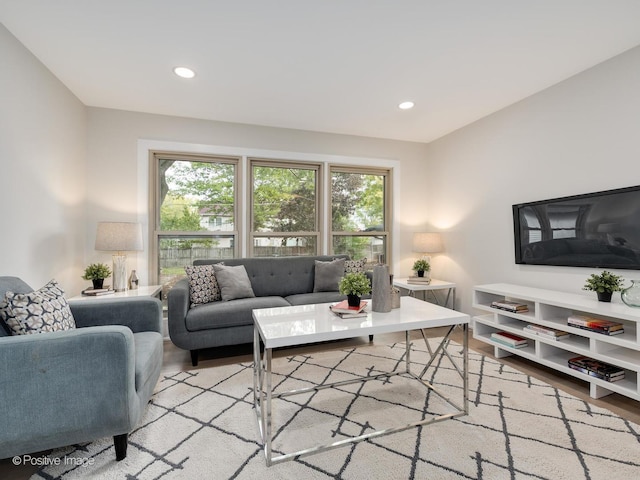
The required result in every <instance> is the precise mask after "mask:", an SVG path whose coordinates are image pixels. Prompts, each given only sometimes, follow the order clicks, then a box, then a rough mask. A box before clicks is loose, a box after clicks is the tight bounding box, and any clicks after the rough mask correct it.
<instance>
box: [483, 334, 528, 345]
mask: <svg viewBox="0 0 640 480" xmlns="http://www.w3.org/2000/svg"><path fill="white" fill-rule="evenodd" d="M491 340H493V341H494V342H496V343H500V344H502V345H506V346H507V347H511V348H523V347H526V346H527V345H529V342H527V339H526V338H524V337H519V336H518V335H515V334H513V333H509V332H494V333H492V334H491Z"/></svg>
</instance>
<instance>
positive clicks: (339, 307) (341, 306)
mask: <svg viewBox="0 0 640 480" xmlns="http://www.w3.org/2000/svg"><path fill="white" fill-rule="evenodd" d="M366 306H367V302H366V301H364V300H362V301H360V306H359V307H351V306H349V302H348V301H347V300H343V301H341V302H340V303H336V304H335V305H331V306H330V307H329V308H330V309H331V311H332V312H335V313H359V312H361V311H362V310H364V307H366Z"/></svg>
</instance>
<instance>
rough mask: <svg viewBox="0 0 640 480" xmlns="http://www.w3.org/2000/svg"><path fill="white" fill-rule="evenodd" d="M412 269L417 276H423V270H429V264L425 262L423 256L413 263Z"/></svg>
mask: <svg viewBox="0 0 640 480" xmlns="http://www.w3.org/2000/svg"><path fill="white" fill-rule="evenodd" d="M412 270H414V271H415V272H416V273H417V274H418V276H419V277H424V272H428V271H429V270H431V265H429V262H427V261H426V260H425V259H424V258H421V259H419V260H416V261H415V262H414V263H413V269H412Z"/></svg>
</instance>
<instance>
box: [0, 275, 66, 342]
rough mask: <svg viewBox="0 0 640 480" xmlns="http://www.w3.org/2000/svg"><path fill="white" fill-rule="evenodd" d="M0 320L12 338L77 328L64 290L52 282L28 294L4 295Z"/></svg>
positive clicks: (0, 309) (0, 308)
mask: <svg viewBox="0 0 640 480" xmlns="http://www.w3.org/2000/svg"><path fill="white" fill-rule="evenodd" d="M0 317H2V320H3V321H4V322H5V323H6V325H7V326H8V327H9V328H10V330H11V333H12V334H13V335H26V334H32V333H41V332H55V331H58V330H70V329H72V328H76V323H75V321H74V319H73V315H72V314H71V309H70V308H69V304H68V303H67V300H66V299H65V298H64V290H62V288H61V287H60V285H58V282H56V281H55V280H51V281H50V282H49V283H47V284H46V285H45V286H44V287H42V288H40V289H39V290H35V291H33V292H29V293H13V292H10V291H7V292H6V293H5V297H4V300H2V301H1V302H0Z"/></svg>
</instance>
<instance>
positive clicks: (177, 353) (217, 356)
mask: <svg viewBox="0 0 640 480" xmlns="http://www.w3.org/2000/svg"><path fill="white" fill-rule="evenodd" d="M426 333H427V335H428V336H429V337H437V336H442V335H443V334H444V333H445V331H444V329H430V330H427V331H426ZM412 339H414V341H417V340H421V339H419V337H418V335H417V334H415V336H414V337H412ZM453 340H455V341H458V342H461V341H462V335H461V332H460V331H456V332H455V334H454V336H453ZM403 341H404V334H402V333H396V334H385V335H377V336H376V337H375V338H374V342H386V343H389V342H403ZM368 343H369V339H368V337H358V338H353V339H349V340H343V341H339V342H330V343H323V344H316V345H310V346H307V347H300V348H295V349H293V348H292V349H283V350H278V351H276V352H274V356H288V355H293V354H297V353H304V352H314V351H320V350H328V349H332V348H344V347H346V346H357V345H366V344H368ZM469 348H471V349H472V350H475V351H477V352H480V353H483V354H484V355H486V356H487V357H490V358H495V357H494V356H493V347H492V346H490V345H487V344H485V343H482V342H480V341H478V340H475V339H473V338H472V336H471V335H470V339H469ZM251 349H252V346H251V345H242V346H236V347H232V348H220V349H211V350H206V351H204V352H202V353H201V355H200V361H199V364H198V366H197V367H195V369H202V368H215V367H216V366H219V365H227V364H230V363H239V362H252V361H253V355H252V350H251ZM498 360H499V361H501V362H503V363H505V364H507V365H510V366H512V367H513V368H516V369H518V370H520V371H521V372H524V373H527V374H528V375H531V376H532V377H534V378H537V379H539V380H542V381H544V382H547V383H549V384H551V385H553V386H555V387H557V388H558V389H560V390H563V391H565V392H566V393H569V394H571V395H574V396H576V397H578V398H580V399H582V400H585V401H587V402H589V403H591V404H592V405H596V406H599V407H603V408H606V409H608V410H611V411H612V412H614V413H616V414H617V415H619V416H621V417H622V418H624V419H627V420H629V421H631V422H634V423H636V424H640V402H637V401H635V400H632V399H630V398H627V397H624V396H622V395H618V394H615V393H614V394H612V395H608V396H606V397H604V398H601V399H598V400H595V399H593V398H591V397H589V387H588V384H587V383H586V382H582V381H580V380H578V379H575V378H574V377H571V376H569V375H565V374H563V373H560V372H557V371H555V370H552V369H550V368H547V367H544V366H542V365H539V364H537V363H534V362H531V361H529V360H526V359H523V358H520V357H517V356H515V355H514V356H511V357H506V358H501V359H498ZM193 369H194V367H193V366H192V365H191V357H190V355H189V352H188V351H185V350H181V349H179V348H177V347H176V346H175V345H173V344H172V343H171V341H169V340H166V341H165V343H164V361H163V365H162V372H163V373H170V372H176V371H184V370H193ZM34 456H35V455H34ZM36 470H37V468H36V467H31V466H23V465H22V466H14V465H13V464H12V462H11V459H3V460H0V478H1V479H3V480H25V479H28V478H29V477H30V476H31V475H32V474H33V473H34V472H35V471H36Z"/></svg>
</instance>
